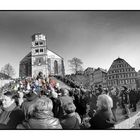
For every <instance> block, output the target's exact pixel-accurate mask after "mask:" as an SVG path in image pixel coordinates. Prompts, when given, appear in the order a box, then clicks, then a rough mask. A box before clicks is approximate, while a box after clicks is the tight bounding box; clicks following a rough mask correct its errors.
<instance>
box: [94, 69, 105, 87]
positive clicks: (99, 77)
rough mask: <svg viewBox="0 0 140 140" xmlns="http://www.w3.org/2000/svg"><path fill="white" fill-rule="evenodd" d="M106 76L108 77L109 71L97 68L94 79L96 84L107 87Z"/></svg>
mask: <svg viewBox="0 0 140 140" xmlns="http://www.w3.org/2000/svg"><path fill="white" fill-rule="evenodd" d="M106 78H107V71H106V70H104V69H102V68H97V69H95V70H94V73H93V79H94V86H95V85H97V86H99V85H101V86H102V87H106Z"/></svg>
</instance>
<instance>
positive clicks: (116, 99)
mask: <svg viewBox="0 0 140 140" xmlns="http://www.w3.org/2000/svg"><path fill="white" fill-rule="evenodd" d="M111 98H112V100H113V107H112V113H113V116H114V119H115V121H116V122H117V121H118V120H117V116H116V111H117V106H118V103H119V97H118V93H117V91H116V88H112V90H111Z"/></svg>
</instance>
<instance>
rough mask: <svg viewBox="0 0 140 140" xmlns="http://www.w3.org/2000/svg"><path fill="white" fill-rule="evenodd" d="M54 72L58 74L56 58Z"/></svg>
mask: <svg viewBox="0 0 140 140" xmlns="http://www.w3.org/2000/svg"><path fill="white" fill-rule="evenodd" d="M54 74H55V75H57V74H58V62H57V61H56V60H55V61H54Z"/></svg>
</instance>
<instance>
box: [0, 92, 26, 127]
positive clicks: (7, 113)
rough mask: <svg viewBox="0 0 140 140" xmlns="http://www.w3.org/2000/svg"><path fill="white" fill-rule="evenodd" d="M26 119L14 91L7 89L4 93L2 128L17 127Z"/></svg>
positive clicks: (0, 121) (0, 124)
mask: <svg viewBox="0 0 140 140" xmlns="http://www.w3.org/2000/svg"><path fill="white" fill-rule="evenodd" d="M23 120H24V113H23V112H22V110H21V109H20V108H19V107H18V106H17V105H16V103H15V95H14V93H12V92H10V91H7V92H6V93H4V94H3V95H2V110H1V114H0V129H16V126H17V125H18V124H20V123H21V122H22V121H23Z"/></svg>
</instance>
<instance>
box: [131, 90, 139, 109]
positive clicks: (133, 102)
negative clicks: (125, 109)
mask: <svg viewBox="0 0 140 140" xmlns="http://www.w3.org/2000/svg"><path fill="white" fill-rule="evenodd" d="M129 99H130V108H132V111H134V112H135V111H137V92H136V91H135V89H131V90H130V92H129Z"/></svg>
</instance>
